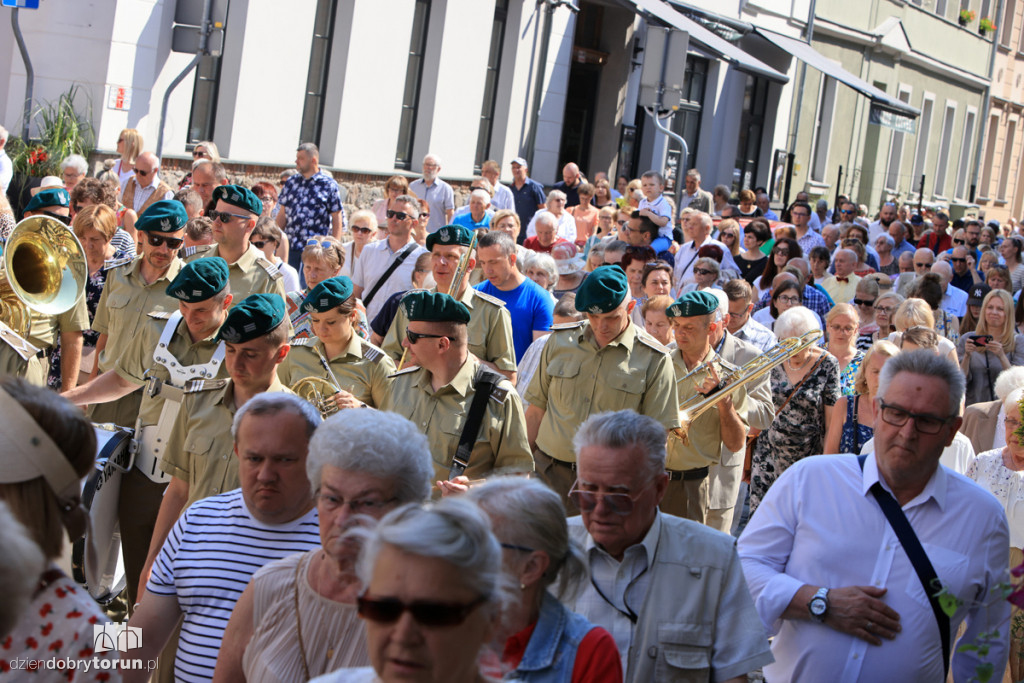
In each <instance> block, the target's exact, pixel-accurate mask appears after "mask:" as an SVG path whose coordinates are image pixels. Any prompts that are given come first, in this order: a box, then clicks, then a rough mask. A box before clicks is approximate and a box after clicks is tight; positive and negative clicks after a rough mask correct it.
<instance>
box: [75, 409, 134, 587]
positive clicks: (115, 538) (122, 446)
mask: <svg viewBox="0 0 1024 683" xmlns="http://www.w3.org/2000/svg"><path fill="white" fill-rule="evenodd" d="M93 429H94V430H95V431H96V449H97V453H96V467H95V469H94V470H93V472H92V474H90V475H89V477H88V478H87V479H86V480H85V485H84V486H83V487H82V503H83V505H85V508H86V509H87V510H88V511H89V521H90V523H91V525H92V542H93V545H94V547H95V548H96V566H90V565H89V564H88V563H87V562H86V558H85V541H84V540H78V541H76V542H75V544H74V547H73V549H72V553H71V564H72V567H73V569H74V576H75V580H76V581H77V582H78V583H80V584H82V585H83V586H84V587H85V589H86V590H87V591H89V595H91V596H92V597H93V599H94V600H96V601H97V602H98V603H100V604H101V605H107V604H109V603H111V602H112V601H113V600H114V599H115V598H116V597H117V596H118V595H120V594H121V592H123V591H124V588H125V571H124V558H123V557H122V555H121V529H120V525H119V524H118V521H117V508H118V498H119V496H120V492H121V477H122V476H123V475H124V473H125V472H127V471H128V470H129V469H130V468H131V464H132V454H131V443H132V435H133V430H131V429H126V428H125V427H118V426H117V425H112V424H93Z"/></svg>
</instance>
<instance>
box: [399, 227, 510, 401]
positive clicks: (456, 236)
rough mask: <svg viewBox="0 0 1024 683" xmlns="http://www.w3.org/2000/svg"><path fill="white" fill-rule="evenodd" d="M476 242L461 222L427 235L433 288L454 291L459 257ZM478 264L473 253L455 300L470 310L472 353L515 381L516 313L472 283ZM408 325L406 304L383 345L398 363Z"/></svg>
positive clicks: (470, 349)
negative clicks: (473, 286)
mask: <svg viewBox="0 0 1024 683" xmlns="http://www.w3.org/2000/svg"><path fill="white" fill-rule="evenodd" d="M472 241H473V232H472V231H471V230H470V229H469V228H465V227H462V226H459V225H446V226H444V227H443V228H441V229H439V230H438V231H437V232H434V233H431V234H429V235H427V250H428V251H430V256H431V258H430V263H431V269H432V271H433V275H434V282H436V283H437V286H436V287H434V289H433V290H431V291H434V292H442V293H447V292H450V291H451V284H452V278H453V277H454V276H455V269H456V268H457V267H458V265H459V259H460V258H462V256H463V254H465V253H466V250H467V249H469V245H470V243H471V242H472ZM475 265H476V259H475V258H473V257H472V256H470V258H469V262H468V263H467V265H466V271H465V273H463V275H462V281H461V282H460V283H459V289H458V292H459V293H458V294H457V295H456V296H455V299H456V300H457V301H459V302H460V303H462V304H463V305H464V306H465V307H466V308H467V309H468V310H469V314H470V320H469V328H468V330H469V352H470V353H472V354H473V355H474V356H476V357H477V358H478V359H479V360H480V361H482V362H483V363H484V365H486V366H487V367H489V368H491V369H492V370H497V371H498V372H500V373H501V374H502V375H504V376H505V377H506V378H508V379H509V380H510V381H511V382H512V383H513V384H515V381H516V380H515V377H516V352H515V343H514V342H513V340H512V316H511V315H509V312H508V309H507V308H505V303H504V302H503V301H501V299H498V298H496V297H493V296H491V295H489V294H484V293H483V292H480V291H479V290H476V289H473V288H472V287H471V286H470V284H469V276H470V273H471V272H472V270H473V266H475ZM407 326H408V319H407V318H406V317H405V311H404V307H402V306H399V308H398V313H397V314H396V315H395V320H394V322H393V323H391V329H389V330H388V333H387V335H386V336H385V337H384V342H383V343H382V344H381V348H383V349H384V350H385V351H386V352H387V354H388V355H389V356H391V358H393V359H394V361H395V362H396V363H397V362H399V360H401V358H402V344H403V340H404V339H405V328H406V327H407ZM407 363H408V360H407Z"/></svg>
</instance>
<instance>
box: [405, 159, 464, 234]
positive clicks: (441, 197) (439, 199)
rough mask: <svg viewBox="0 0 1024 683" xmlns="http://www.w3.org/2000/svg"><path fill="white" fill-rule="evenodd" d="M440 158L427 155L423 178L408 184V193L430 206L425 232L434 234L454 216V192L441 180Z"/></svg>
mask: <svg viewBox="0 0 1024 683" xmlns="http://www.w3.org/2000/svg"><path fill="white" fill-rule="evenodd" d="M440 176H441V157H439V156H437V155H436V154H428V155H427V156H425V157H423V177H422V178H417V179H416V180H414V181H412V182H411V183H409V191H410V192H412V193H413V194H414V195H416V196H417V197H419V198H420V199H423V200H425V201H426V202H427V204H428V205H429V206H430V220H429V221H428V222H427V232H434V231H436V230H438V229H439V228H440V227H441V226H442V225H448V224H449V223H451V222H452V216H453V215H454V214H455V191H454V190H453V189H452V186H451V185H449V184H448V183H446V182H445V181H443V180H441V177H440Z"/></svg>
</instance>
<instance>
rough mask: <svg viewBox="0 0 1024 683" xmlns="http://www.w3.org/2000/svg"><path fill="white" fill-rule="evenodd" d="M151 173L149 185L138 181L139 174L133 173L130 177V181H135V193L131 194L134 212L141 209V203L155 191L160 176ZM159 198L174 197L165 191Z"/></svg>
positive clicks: (171, 193)
mask: <svg viewBox="0 0 1024 683" xmlns="http://www.w3.org/2000/svg"><path fill="white" fill-rule="evenodd" d="M152 175H153V179H152V180H150V181H149V185H146V186H143V185H142V183H140V182H139V176H137V175H133V176H132V178H131V181H130V182H133V183H135V194H134V195H133V196H132V210H133V211H135V213H139V210H140V209H142V205H143V204H145V203H146V201H147V200H148V199H149V198H150V196H151V195H152V194H153V193H154V192H156V188H157V185H158V184H159V183H160V178H159V177H158V176H157V174H156V173H154V174H152ZM123 194H124V193H122V195H123ZM160 199H174V193H173V192H171V191H167V192H165V193H164V196H163V197H161V198H160Z"/></svg>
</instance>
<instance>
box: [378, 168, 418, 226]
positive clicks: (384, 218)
mask: <svg viewBox="0 0 1024 683" xmlns="http://www.w3.org/2000/svg"><path fill="white" fill-rule="evenodd" d="M403 194H409V180H408V179H407V178H406V177H405V176H400V175H393V176H391V177H390V178H388V180H387V182H386V183H384V196H383V197H382V198H381V199H378V200H376V201H375V202H374V203H373V207H372V208H371V211H373V215H374V216H375V217H376V218H377V225H380V226H386V225H387V224H388V206H389V205H390V204H391V202H392V201H394V200H395V198H397V197H400V196H402V195H403Z"/></svg>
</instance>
